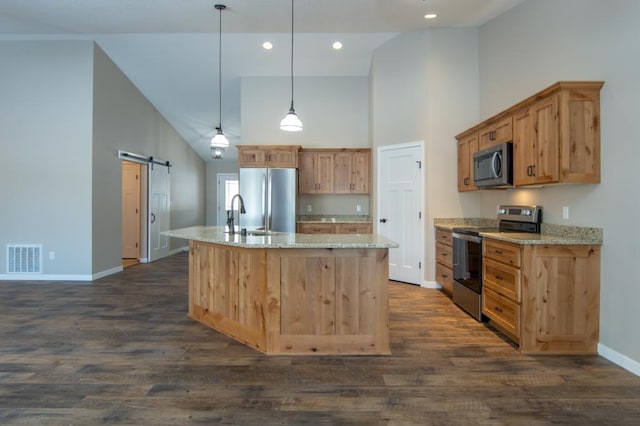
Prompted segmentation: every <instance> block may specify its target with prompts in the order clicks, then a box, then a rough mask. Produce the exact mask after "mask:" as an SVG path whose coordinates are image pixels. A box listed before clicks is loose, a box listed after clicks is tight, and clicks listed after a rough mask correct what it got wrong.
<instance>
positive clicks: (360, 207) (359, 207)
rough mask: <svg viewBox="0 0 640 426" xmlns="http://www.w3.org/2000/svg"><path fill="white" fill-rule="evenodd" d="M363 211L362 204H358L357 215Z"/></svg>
mask: <svg viewBox="0 0 640 426" xmlns="http://www.w3.org/2000/svg"><path fill="white" fill-rule="evenodd" d="M361 211H362V206H361V205H360V204H356V213H360V212H361Z"/></svg>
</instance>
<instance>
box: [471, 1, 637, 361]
mask: <svg viewBox="0 0 640 426" xmlns="http://www.w3.org/2000/svg"><path fill="white" fill-rule="evenodd" d="M639 20H640V2H638V1H637V0H608V1H602V0H563V1H557V0H535V1H534V0H527V1H526V2H524V3H523V4H522V5H520V6H518V7H516V8H514V9H512V10H510V11H508V12H507V13H505V14H504V15H501V16H499V17H498V18H496V19H494V20H492V21H490V22H489V23H487V24H486V25H484V26H483V27H482V28H481V29H480V93H481V96H480V106H481V108H480V109H481V112H482V114H481V115H482V116H481V119H483V118H486V117H489V116H491V115H493V114H495V113H497V112H499V111H500V110H502V109H505V108H507V107H509V106H511V105H512V104H514V103H516V102H518V101H519V100H521V99H524V98H525V97H527V96H529V95H532V94H533V93H535V92H537V91H538V90H541V89H543V88H545V87H547V86H548V85H550V84H552V83H554V82H556V81H559V80H604V81H605V86H604V87H603V89H602V91H601V123H602V124H601V129H602V132H601V137H602V181H601V183H600V184H594V185H568V186H560V187H549V188H542V189H531V190H509V191H505V192H487V193H483V194H482V204H483V208H482V213H483V215H484V216H485V217H492V216H494V215H495V206H496V205H497V204H500V203H509V202H514V201H515V202H530V203H538V204H541V205H543V207H544V222H548V223H556V224H566V225H579V226H595V227H602V228H604V245H603V247H602V271H601V304H600V342H601V344H602V345H604V348H603V350H605V351H609V350H611V351H613V356H612V357H613V358H616V357H618V356H619V357H621V359H624V357H628V358H629V359H631V360H633V361H630V362H631V363H632V364H633V365H634V367H633V368H635V371H640V331H639V329H638V327H637V326H636V324H637V322H638V304H639V301H640V285H638V281H637V279H636V278H635V277H636V275H637V269H638V260H639V259H640V244H638V241H640V226H638V224H637V223H636V222H637V220H638V218H640V195H638V191H637V189H636V188H635V185H634V184H633V182H635V172H636V171H637V168H638V158H640V143H638V141H639V140H640V126H639V125H638V116H639V115H640V106H639V104H638V99H640V96H639V95H640V85H639V83H638V77H639V76H640V43H639V42H638V41H639V40H640V26H638V21H639ZM562 206H569V208H570V219H569V220H563V219H562V218H561V212H562ZM617 361H620V359H617ZM634 362H635V364H634Z"/></svg>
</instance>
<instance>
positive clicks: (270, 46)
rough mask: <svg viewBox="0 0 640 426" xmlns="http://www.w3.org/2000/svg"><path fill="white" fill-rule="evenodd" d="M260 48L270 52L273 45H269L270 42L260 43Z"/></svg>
mask: <svg viewBox="0 0 640 426" xmlns="http://www.w3.org/2000/svg"><path fill="white" fill-rule="evenodd" d="M262 48H263V49H264V50H271V49H273V44H271V42H270V41H265V42H264V43H262Z"/></svg>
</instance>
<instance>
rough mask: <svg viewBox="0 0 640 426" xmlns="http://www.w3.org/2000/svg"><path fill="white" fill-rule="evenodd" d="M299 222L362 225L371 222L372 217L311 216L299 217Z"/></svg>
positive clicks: (346, 215)
mask: <svg viewBox="0 0 640 426" xmlns="http://www.w3.org/2000/svg"><path fill="white" fill-rule="evenodd" d="M296 220H297V221H298V222H307V223H317V222H322V223H326V222H340V223H362V222H365V223H366V222H371V217H370V216H367V215H349V214H335V215H322V214H313V215H311V214H309V215H299V216H298V217H297V219H296Z"/></svg>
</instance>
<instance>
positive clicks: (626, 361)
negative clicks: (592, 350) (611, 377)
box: [598, 343, 640, 376]
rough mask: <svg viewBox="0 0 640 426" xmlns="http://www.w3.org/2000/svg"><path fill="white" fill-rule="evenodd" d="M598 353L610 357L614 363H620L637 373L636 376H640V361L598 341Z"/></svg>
mask: <svg viewBox="0 0 640 426" xmlns="http://www.w3.org/2000/svg"><path fill="white" fill-rule="evenodd" d="M598 355H600V356H602V357H603V358H606V359H608V360H609V361H611V362H613V363H614V364H617V365H619V366H620V367H622V368H624V369H625V370H627V371H629V372H631V373H633V374H635V375H636V376H640V362H638V361H635V360H633V359H631V358H629V357H628V356H626V355H622V354H621V353H620V352H617V351H614V350H613V349H611V348H610V347H608V346H605V345H603V344H602V343H598Z"/></svg>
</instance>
